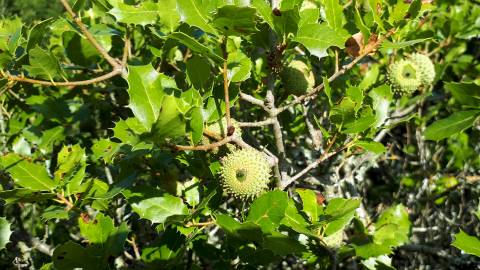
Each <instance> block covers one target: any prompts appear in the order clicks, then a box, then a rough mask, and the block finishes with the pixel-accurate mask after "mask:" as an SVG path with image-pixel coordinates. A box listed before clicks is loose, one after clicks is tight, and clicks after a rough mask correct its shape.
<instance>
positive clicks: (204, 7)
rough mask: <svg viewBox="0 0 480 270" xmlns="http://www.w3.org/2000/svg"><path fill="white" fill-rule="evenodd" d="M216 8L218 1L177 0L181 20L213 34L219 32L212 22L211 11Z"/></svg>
mask: <svg viewBox="0 0 480 270" xmlns="http://www.w3.org/2000/svg"><path fill="white" fill-rule="evenodd" d="M215 8H216V1H211V0H177V9H178V12H179V13H180V18H181V20H182V21H184V22H186V23H188V24H190V25H192V26H196V27H198V28H200V29H202V30H203V31H205V32H207V33H211V34H216V33H217V31H216V30H215V28H214V27H213V26H212V24H211V23H210V20H211V13H212V12H213V11H214V10H215Z"/></svg>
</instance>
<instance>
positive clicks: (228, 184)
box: [220, 149, 270, 199]
mask: <svg viewBox="0 0 480 270" xmlns="http://www.w3.org/2000/svg"><path fill="white" fill-rule="evenodd" d="M220 173H221V177H222V184H223V187H224V188H225V189H226V190H227V192H228V193H230V194H232V195H234V196H235V197H238V198H241V199H248V198H253V197H256V196H258V195H260V194H261V193H263V192H264V191H265V190H267V189H268V182H269V179H270V164H269V163H268V160H267V157H266V156H265V154H263V153H262V152H259V151H257V150H255V149H242V150H237V151H234V152H232V153H230V154H229V155H227V156H226V157H224V158H223V159H222V169H221V172H220Z"/></svg>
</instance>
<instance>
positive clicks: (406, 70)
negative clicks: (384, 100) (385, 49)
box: [387, 59, 422, 96]
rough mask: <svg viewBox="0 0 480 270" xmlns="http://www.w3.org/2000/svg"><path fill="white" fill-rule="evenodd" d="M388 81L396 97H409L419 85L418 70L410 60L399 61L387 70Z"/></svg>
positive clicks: (420, 83) (420, 81)
mask: <svg viewBox="0 0 480 270" xmlns="http://www.w3.org/2000/svg"><path fill="white" fill-rule="evenodd" d="M387 77H388V81H389V82H390V85H391V86H392V89H393V92H394V93H395V94H396V95H399V96H404V95H411V94H413V92H415V91H416V90H417V89H418V88H419V87H420V86H421V85H422V80H421V79H420V68H419V67H418V66H417V65H416V64H415V63H413V62H412V61H410V60H405V59H402V60H399V61H396V62H395V63H393V64H392V65H391V66H390V68H389V70H388V75H387Z"/></svg>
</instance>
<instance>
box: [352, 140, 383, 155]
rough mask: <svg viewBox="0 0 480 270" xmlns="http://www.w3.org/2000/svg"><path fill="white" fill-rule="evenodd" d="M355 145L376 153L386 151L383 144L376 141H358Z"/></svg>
mask: <svg viewBox="0 0 480 270" xmlns="http://www.w3.org/2000/svg"><path fill="white" fill-rule="evenodd" d="M353 146H358V147H360V148H363V149H365V150H367V151H370V152H373V153H375V154H382V153H385V151H386V149H385V146H384V145H383V144H381V143H379V142H374V141H357V142H355V144H354V145H353Z"/></svg>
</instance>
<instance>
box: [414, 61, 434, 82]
mask: <svg viewBox="0 0 480 270" xmlns="http://www.w3.org/2000/svg"><path fill="white" fill-rule="evenodd" d="M410 60H411V61H412V62H413V63H415V64H416V65H417V66H418V67H419V70H420V80H421V81H422V84H423V85H424V86H428V85H431V84H432V83H433V80H434V79H435V66H434V65H433V62H432V60H430V58H429V57H428V56H426V55H424V54H420V53H414V54H412V56H411V57H410Z"/></svg>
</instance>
